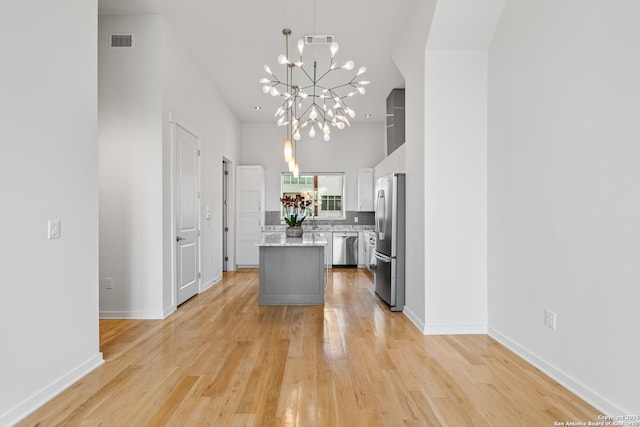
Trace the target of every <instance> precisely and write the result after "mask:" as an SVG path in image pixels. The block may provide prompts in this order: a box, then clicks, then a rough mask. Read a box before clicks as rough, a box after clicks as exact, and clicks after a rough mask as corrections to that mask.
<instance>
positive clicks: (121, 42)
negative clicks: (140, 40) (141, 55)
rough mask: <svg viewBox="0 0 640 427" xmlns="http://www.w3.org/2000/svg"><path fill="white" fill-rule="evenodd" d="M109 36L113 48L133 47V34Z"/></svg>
mask: <svg viewBox="0 0 640 427" xmlns="http://www.w3.org/2000/svg"><path fill="white" fill-rule="evenodd" d="M110 36H111V44H110V46H111V47H114V48H123V47H133V34H122V33H121V34H110Z"/></svg>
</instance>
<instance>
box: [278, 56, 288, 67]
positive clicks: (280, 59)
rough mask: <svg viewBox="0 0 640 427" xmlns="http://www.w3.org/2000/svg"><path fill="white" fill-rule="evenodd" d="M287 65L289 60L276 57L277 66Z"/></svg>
mask: <svg viewBox="0 0 640 427" xmlns="http://www.w3.org/2000/svg"><path fill="white" fill-rule="evenodd" d="M288 63H289V60H288V59H287V57H286V56H284V55H278V64H280V65H284V64H288Z"/></svg>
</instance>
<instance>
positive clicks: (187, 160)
mask: <svg viewBox="0 0 640 427" xmlns="http://www.w3.org/2000/svg"><path fill="white" fill-rule="evenodd" d="M175 135H176V144H175V150H176V151H175V159H176V175H175V176H176V182H175V199H174V200H175V203H176V206H175V207H174V208H175V213H176V214H175V219H176V227H175V230H176V245H177V248H176V269H175V271H176V273H177V278H176V284H177V287H178V289H177V291H178V292H177V294H178V296H177V304H178V305H179V304H182V303H183V302H185V301H186V300H188V299H189V298H191V297H192V296H194V295H196V294H197V293H198V289H199V281H200V280H199V279H200V217H199V212H200V208H199V205H200V203H199V199H200V187H199V183H200V173H199V167H198V156H199V155H200V150H199V148H198V146H199V141H198V138H197V137H196V136H195V135H193V134H192V133H190V132H189V131H187V130H186V129H184V128H183V127H181V126H180V125H179V124H176V133H175Z"/></svg>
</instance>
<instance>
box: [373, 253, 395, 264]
mask: <svg viewBox="0 0 640 427" xmlns="http://www.w3.org/2000/svg"><path fill="white" fill-rule="evenodd" d="M374 255H375V257H376V259H378V260H380V261H382V262H391V260H392V258H391V257H388V256H386V255H382V254H381V253H378V252H376V253H375V254H374Z"/></svg>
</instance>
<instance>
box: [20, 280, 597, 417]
mask: <svg viewBox="0 0 640 427" xmlns="http://www.w3.org/2000/svg"><path fill="white" fill-rule="evenodd" d="M100 329H101V332H100V342H101V351H102V352H103V354H104V357H105V360H106V363H105V364H104V365H103V366H102V367H100V368H99V369H97V370H95V371H94V372H92V373H91V374H89V375H87V376H86V377H85V378H83V379H82V380H81V381H79V382H77V383H76V384H75V385H73V386H72V387H71V388H69V389H68V390H66V391H65V392H63V393H62V394H60V395H59V396H57V397H56V398H54V399H53V400H52V401H50V402H49V403H48V404H46V405H45V406H44V407H42V408H41V409H39V410H38V411H36V412H35V413H33V414H32V415H30V416H29V417H28V418H27V419H25V420H23V422H22V423H20V424H19V425H21V426H33V425H43V426H44V425H46V426H50V425H65V426H117V427H120V426H173V425H176V426H177V425H185V426H200V425H213V426H225V427H226V426H245V425H246V426H304V427H307V426H311V427H313V426H394V427H395V426H452V427H453V426H455V427H458V426H553V425H554V422H555V421H558V422H560V421H562V422H564V421H595V420H597V416H598V415H599V413H598V412H597V411H596V410H595V409H593V408H592V407H591V406H589V405H588V404H586V403H585V402H583V401H582V400H580V399H579V398H577V397H576V396H575V395H573V394H572V393H570V392H568V391H567V390H566V389H564V388H563V387H561V386H560V385H558V384H557V383H556V382H554V381H553V380H551V379H549V378H548V377H547V376H545V375H544V374H543V373H541V372H540V371H539V370H537V369H535V368H533V367H532V366H531V365H529V364H528V363H526V362H525V361H523V360H522V359H520V358H519V357H517V356H516V355H514V354H513V353H512V352H510V351H509V350H507V349H506V348H505V347H503V346H502V345H500V344H498V343H497V342H496V341H494V340H492V339H491V338H489V337H488V336H483V335H465V336H423V335H422V334H421V333H420V332H419V331H418V330H417V329H416V328H415V327H414V326H413V325H412V324H411V323H410V322H409V320H408V319H407V318H406V317H405V316H404V315H403V314H402V313H392V312H390V311H389V310H388V308H387V307H386V306H385V305H384V304H383V303H381V301H380V300H379V299H378V298H377V297H376V296H375V294H374V292H373V284H372V280H371V277H370V276H369V275H368V274H367V273H366V272H365V271H363V270H348V269H334V270H333V272H332V274H331V279H330V280H329V285H328V288H327V292H326V298H325V305H324V306H305V307H295V306H289V307H260V306H258V271H257V270H248V271H238V272H234V273H228V274H225V278H224V279H223V280H222V281H221V282H220V283H218V284H216V285H215V286H214V287H213V288H212V289H211V290H209V291H207V292H205V293H204V294H202V295H199V296H197V297H194V298H192V299H191V300H190V301H188V302H186V303H185V304H183V305H182V306H180V307H179V309H178V311H177V312H176V313H175V314H174V315H172V316H171V317H169V318H168V319H166V320H164V321H160V320H145V321H137V320H103V321H101V322H100Z"/></svg>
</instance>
